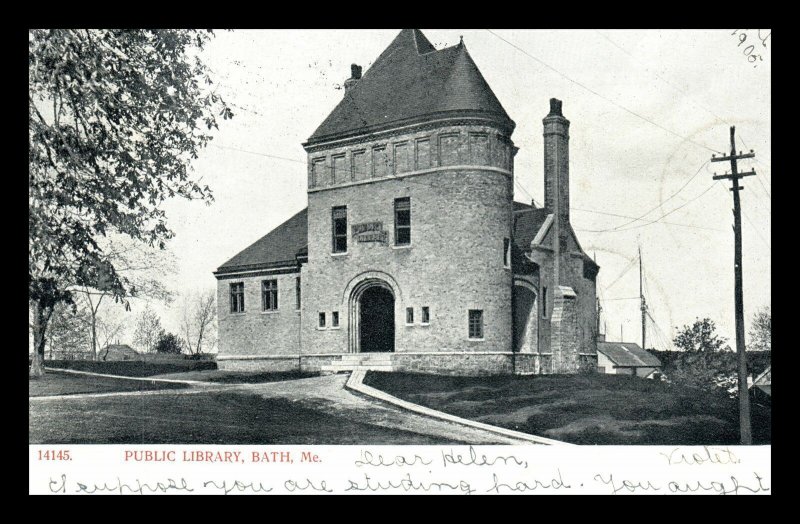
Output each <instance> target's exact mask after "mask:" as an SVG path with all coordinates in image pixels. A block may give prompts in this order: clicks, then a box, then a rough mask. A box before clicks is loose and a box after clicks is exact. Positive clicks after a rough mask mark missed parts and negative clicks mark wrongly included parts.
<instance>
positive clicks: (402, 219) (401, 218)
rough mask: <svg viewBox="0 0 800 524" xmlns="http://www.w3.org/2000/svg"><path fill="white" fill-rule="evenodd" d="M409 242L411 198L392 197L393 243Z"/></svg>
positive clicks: (403, 244)
mask: <svg viewBox="0 0 800 524" xmlns="http://www.w3.org/2000/svg"><path fill="white" fill-rule="evenodd" d="M410 244H411V199H410V198H409V197H405V198H395V199H394V245H396V246H407V245H410Z"/></svg>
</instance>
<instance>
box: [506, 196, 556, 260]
mask: <svg viewBox="0 0 800 524" xmlns="http://www.w3.org/2000/svg"><path fill="white" fill-rule="evenodd" d="M549 214H550V213H549V212H548V211H547V210H546V209H544V208H538V209H537V208H534V207H533V206H529V205H528V204H523V203H521V202H514V244H516V245H517V247H519V248H520V249H521V250H522V251H524V252H528V251H530V250H531V241H532V240H533V239H534V238H536V234H537V233H538V232H539V230H540V229H541V228H542V224H544V222H545V220H546V219H547V215H549Z"/></svg>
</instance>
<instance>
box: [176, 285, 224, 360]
mask: <svg viewBox="0 0 800 524" xmlns="http://www.w3.org/2000/svg"><path fill="white" fill-rule="evenodd" d="M216 321H217V294H216V291H215V290H213V289H212V290H207V291H203V292H200V293H187V294H186V295H185V296H184V298H183V311H182V317H181V332H182V335H183V339H184V342H185V344H186V348H187V349H188V350H189V353H191V354H193V355H200V354H201V353H202V352H203V350H204V348H205V349H209V350H210V349H213V341H214V336H215V334H216ZM209 342H210V343H209ZM204 344H205V345H204Z"/></svg>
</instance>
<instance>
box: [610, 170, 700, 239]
mask: <svg viewBox="0 0 800 524" xmlns="http://www.w3.org/2000/svg"><path fill="white" fill-rule="evenodd" d="M706 165H708V161H705V162H704V163H703V164H702V165H701V166H700V167H699V168H697V171H696V172H695V174H694V175H692V176H691V177H689V179H688V180H687V181H686V182H685V183H684V184H683V185H682V186H681V187H680V189H678V190H677V191H675V192H674V193H672V194H671V195H670V196H669V197H667V199H666V200H662V201H661V202H660V203H659V204H658V205H657V206H655V207H654V208H652V209H650V210H648V211H647V212H646V213H644V214H642V215H640V216H639V217H637V218H635V219H633V220H631V221H630V222H626V223H624V224H622V225H619V226H617V227H615V228H614V229H620V228H623V227H625V226H627V225H629V224H632V223H634V222H637V221H639V220H641V219H643V218H644V217H646V216H647V215H649V214H650V213H652V212H653V211H655V210H656V209H660V208H661V206H663V205H664V204H666V203H667V202H669V201H670V200H672V199H673V198H674V197H675V196H676V195H677V194H678V193H680V192H681V191H683V189H684V188H685V187H686V186H688V185H689V184H690V183H691V182H692V180H694V179H695V178H696V177H697V175H699V174H700V171H702V169H703V167H705V166H706Z"/></svg>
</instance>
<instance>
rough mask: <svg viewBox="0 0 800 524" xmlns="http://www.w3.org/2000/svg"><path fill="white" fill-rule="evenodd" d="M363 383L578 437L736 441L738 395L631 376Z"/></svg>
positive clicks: (540, 431) (760, 410) (761, 437)
mask: <svg viewBox="0 0 800 524" xmlns="http://www.w3.org/2000/svg"><path fill="white" fill-rule="evenodd" d="M364 382H365V383H366V384H368V385H370V386H373V387H375V388H377V389H380V390H383V391H385V392H387V393H389V394H392V395H394V396H396V397H399V398H402V399H404V400H408V401H411V402H415V403H417V404H421V405H423V406H428V407H430V408H433V409H436V410H439V411H443V412H445V413H450V414H453V415H457V416H460V417H464V418H467V419H472V420H477V421H479V422H484V423H487V424H493V425H496V426H501V427H505V428H509V429H513V430H517V431H523V432H526V433H531V434H534V435H539V436H543V437H549V438H553V439H557V440H563V441H566V442H572V443H574V444H603V445H628V444H642V445H673V444H675V445H677V444H682V445H697V444H709V445H711V444H717V445H719V444H737V443H738V442H739V426H738V414H739V411H738V401H737V400H735V399H730V398H728V397H727V396H726V395H725V394H724V393H720V394H715V393H709V392H704V391H699V390H692V389H688V388H683V387H680V386H675V385H670V384H665V383H663V382H657V381H654V380H646V379H641V378H636V377H630V376H623V375H600V374H591V375H540V376H497V377H444V376H435V375H421V374H411V373H381V372H373V371H370V372H368V373H367V376H366V379H365V380H364ZM751 411H752V422H753V424H752V427H753V441H754V443H756V444H768V443H770V439H771V429H770V421H771V412H770V410H769V409H768V408H765V407H764V406H759V405H756V404H753V405H752V406H751Z"/></svg>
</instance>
